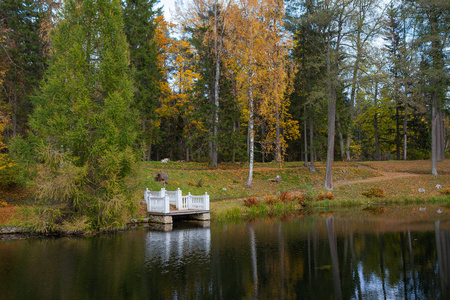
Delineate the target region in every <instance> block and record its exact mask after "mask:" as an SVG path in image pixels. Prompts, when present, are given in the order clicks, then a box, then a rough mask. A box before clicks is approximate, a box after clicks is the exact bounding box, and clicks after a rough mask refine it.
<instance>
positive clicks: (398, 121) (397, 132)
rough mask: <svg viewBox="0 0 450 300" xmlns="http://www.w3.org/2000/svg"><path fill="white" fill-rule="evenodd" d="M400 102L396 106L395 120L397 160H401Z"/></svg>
mask: <svg viewBox="0 0 450 300" xmlns="http://www.w3.org/2000/svg"><path fill="white" fill-rule="evenodd" d="M398 108H399V107H398V104H397V106H396V107H395V122H396V135H395V147H396V153H397V160H400V113H399V109H398Z"/></svg>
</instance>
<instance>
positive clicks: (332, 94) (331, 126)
mask: <svg viewBox="0 0 450 300" xmlns="http://www.w3.org/2000/svg"><path fill="white" fill-rule="evenodd" d="M330 30H331V29H329V30H328V33H327V34H328V36H327V40H328V41H327V58H326V59H327V74H328V78H327V86H328V140H327V141H328V151H327V167H326V172H325V189H327V190H333V178H332V168H333V162H334V132H335V120H336V89H335V88H334V84H332V81H333V80H335V78H334V76H333V75H334V74H332V73H331V36H330V34H331V33H330ZM333 73H334V72H333ZM332 77H333V78H332Z"/></svg>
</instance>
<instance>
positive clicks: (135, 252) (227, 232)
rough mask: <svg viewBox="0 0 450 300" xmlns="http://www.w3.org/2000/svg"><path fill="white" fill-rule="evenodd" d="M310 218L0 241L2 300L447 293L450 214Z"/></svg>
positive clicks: (413, 296)
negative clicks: (81, 236)
mask: <svg viewBox="0 0 450 300" xmlns="http://www.w3.org/2000/svg"><path fill="white" fill-rule="evenodd" d="M448 215H449V214H448V212H444V213H443V214H440V215H437V214H435V215H433V214H430V215H429V216H428V217H426V218H420V219H417V218H416V217H410V218H396V217H389V218H381V217H380V216H378V215H374V216H371V215H370V214H367V215H364V216H363V217H358V218H355V217H353V216H346V215H345V214H344V215H341V216H339V215H337V214H336V215H334V216H329V215H327V216H315V217H302V218H293V219H291V220H269V219H267V220H257V221H252V222H245V223H244V222H241V223H212V224H211V225H210V227H202V226H198V225H189V227H186V225H184V227H176V226H175V227H174V228H173V230H172V231H169V232H164V231H151V230H148V229H140V230H134V231H128V232H120V233H115V234H108V235H101V236H95V237H87V238H60V239H39V240H36V239H35V240H19V241H10V242H2V243H0V298H1V299H396V298H400V299H450V288H449V287H450V234H449V232H450V231H449V229H450V218H449V216H448Z"/></svg>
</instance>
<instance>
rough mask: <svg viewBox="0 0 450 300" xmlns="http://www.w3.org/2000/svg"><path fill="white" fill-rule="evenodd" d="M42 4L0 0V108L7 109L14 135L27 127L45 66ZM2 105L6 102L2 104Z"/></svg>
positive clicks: (27, 1) (10, 132) (34, 1)
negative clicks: (0, 39)
mask: <svg viewBox="0 0 450 300" xmlns="http://www.w3.org/2000/svg"><path fill="white" fill-rule="evenodd" d="M42 11H43V7H42V5H41V4H40V2H39V1H37V0H2V1H0V33H1V34H2V35H3V34H4V36H5V37H7V38H6V39H5V41H4V43H3V45H0V61H1V63H0V65H3V66H5V67H6V70H7V72H6V74H5V78H4V82H3V84H0V107H2V106H3V108H4V109H5V106H6V109H5V110H6V111H10V112H11V123H12V126H11V128H8V129H7V134H8V135H10V136H16V135H18V134H24V133H25V132H26V130H27V129H28V117H29V115H30V114H31V112H32V103H31V99H30V98H31V97H30V95H32V93H33V92H34V89H35V88H36V87H37V86H38V84H39V81H40V80H41V78H42V75H43V73H44V69H45V57H44V55H43V43H42V40H41V39H40V38H39V28H40V26H41V21H42V17H43V14H42ZM2 104H6V105H2Z"/></svg>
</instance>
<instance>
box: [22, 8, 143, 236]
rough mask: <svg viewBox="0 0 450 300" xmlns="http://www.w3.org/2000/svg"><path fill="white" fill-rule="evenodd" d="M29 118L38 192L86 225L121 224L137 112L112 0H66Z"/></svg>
mask: <svg viewBox="0 0 450 300" xmlns="http://www.w3.org/2000/svg"><path fill="white" fill-rule="evenodd" d="M62 14H63V16H62V18H61V20H62V21H61V22H60V23H59V24H58V27H57V29H56V30H55V32H54V35H53V38H52V47H53V51H52V53H53V54H52V57H51V62H50V66H49V70H48V72H47V73H46V75H45V78H44V81H43V82H42V87H41V91H40V92H39V94H38V95H37V96H36V109H35V111H34V114H33V117H32V119H31V122H30V123H31V126H32V129H33V130H34V132H35V133H36V135H37V136H38V138H39V140H40V141H41V142H40V144H41V148H40V151H39V152H40V156H41V158H42V160H43V161H44V164H43V166H44V167H43V170H42V172H40V174H42V175H41V176H40V177H39V178H38V180H39V182H38V184H39V186H40V189H39V197H40V198H42V199H45V200H52V201H53V202H65V203H67V204H69V207H70V208H71V209H72V211H73V212H74V213H77V214H81V215H86V216H88V217H89V221H90V224H91V226H92V227H94V228H97V227H117V226H122V225H123V224H124V223H125V222H126V221H127V220H128V219H127V218H129V215H130V213H131V212H132V211H133V209H134V208H135V204H136V202H135V201H133V198H132V196H131V195H132V192H131V191H130V190H129V189H128V188H127V187H126V182H127V178H128V177H129V175H130V174H131V172H132V166H133V164H134V162H135V160H136V158H135V154H134V152H133V150H132V149H133V147H134V143H135V140H136V136H137V117H136V115H135V114H134V113H133V111H132V109H131V107H132V105H133V82H132V80H131V77H130V75H129V67H128V66H129V53H128V43H127V41H126V36H125V34H124V32H123V19H122V9H121V5H120V1H119V0H68V1H67V3H66V4H65V7H64V8H63V12H62Z"/></svg>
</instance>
